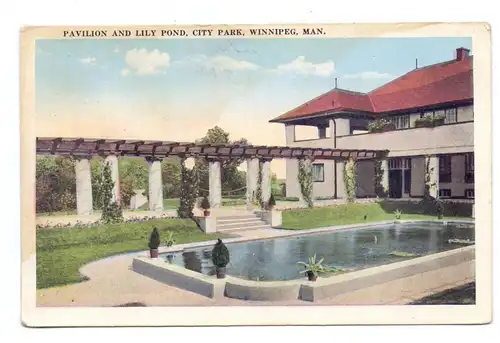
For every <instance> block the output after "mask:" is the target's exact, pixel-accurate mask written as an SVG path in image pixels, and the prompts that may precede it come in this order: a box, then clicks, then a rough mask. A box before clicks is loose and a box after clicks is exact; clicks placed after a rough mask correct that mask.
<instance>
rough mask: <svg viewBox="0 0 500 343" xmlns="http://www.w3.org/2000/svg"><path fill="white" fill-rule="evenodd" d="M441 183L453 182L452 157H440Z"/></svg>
mask: <svg viewBox="0 0 500 343" xmlns="http://www.w3.org/2000/svg"><path fill="white" fill-rule="evenodd" d="M439 182H443V183H447V182H451V155H441V156H439Z"/></svg>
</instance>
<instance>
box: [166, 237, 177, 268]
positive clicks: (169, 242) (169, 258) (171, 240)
mask: <svg viewBox="0 0 500 343" xmlns="http://www.w3.org/2000/svg"><path fill="white" fill-rule="evenodd" d="M174 244H175V239H174V233H173V232H172V231H168V232H167V238H166V239H165V246H166V247H167V248H170V247H171V246H172V245H174ZM172 259H173V255H172V254H171V253H168V254H167V261H168V262H172Z"/></svg>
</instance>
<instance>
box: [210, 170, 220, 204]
mask: <svg viewBox="0 0 500 343" xmlns="http://www.w3.org/2000/svg"><path fill="white" fill-rule="evenodd" d="M208 189H209V193H208V197H209V199H208V200H209V201H210V207H211V208H218V207H220V206H221V203H222V185H221V170H220V161H215V160H213V161H209V162H208Z"/></svg>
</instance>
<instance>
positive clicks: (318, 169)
mask: <svg viewBox="0 0 500 343" xmlns="http://www.w3.org/2000/svg"><path fill="white" fill-rule="evenodd" d="M312 178H313V182H324V181H325V165H324V164H323V163H315V164H313V165H312Z"/></svg>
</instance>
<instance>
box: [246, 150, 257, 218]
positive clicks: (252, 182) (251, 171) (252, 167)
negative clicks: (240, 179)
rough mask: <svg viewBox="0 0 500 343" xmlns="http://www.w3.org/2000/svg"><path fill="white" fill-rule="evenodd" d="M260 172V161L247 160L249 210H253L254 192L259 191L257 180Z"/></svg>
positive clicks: (254, 159)
mask: <svg viewBox="0 0 500 343" xmlns="http://www.w3.org/2000/svg"><path fill="white" fill-rule="evenodd" d="M258 172H259V159H258V158H252V159H247V199H246V203H247V209H248V210H252V209H253V203H252V200H253V196H254V192H255V191H256V190H257V180H258Z"/></svg>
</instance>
